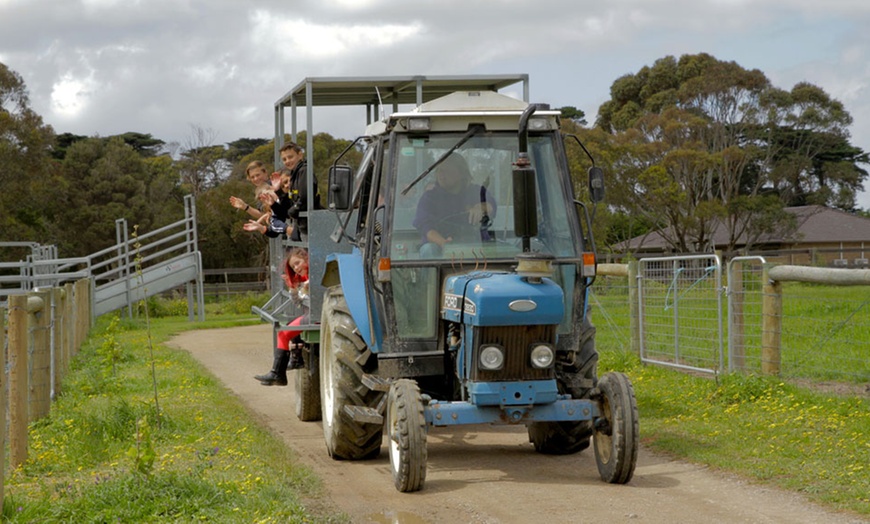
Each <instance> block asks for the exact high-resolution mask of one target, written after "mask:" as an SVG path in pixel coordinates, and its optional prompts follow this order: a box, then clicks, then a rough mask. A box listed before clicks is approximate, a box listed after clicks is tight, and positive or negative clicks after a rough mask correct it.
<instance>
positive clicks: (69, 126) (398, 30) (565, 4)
mask: <svg viewBox="0 0 870 524" xmlns="http://www.w3.org/2000/svg"><path fill="white" fill-rule="evenodd" d="M868 28H870V1H867V0H606V1H603V0H596V1H589V0H433V1H429V0H289V1H288V0H239V1H235V0H233V1H231V0H208V1H204V0H0V62H3V63H4V64H6V65H7V66H9V67H10V68H11V69H13V70H14V71H17V72H18V73H19V74H20V75H21V76H22V77H23V78H24V81H25V83H26V84H27V87H28V89H29V92H30V102H31V106H32V107H33V109H34V110H35V111H36V112H38V113H39V114H40V115H42V117H43V119H44V120H45V122H46V123H48V124H50V125H51V126H53V127H54V129H55V131H56V132H58V133H64V132H70V133H75V134H80V135H87V136H93V135H100V136H107V135H113V134H117V133H123V132H126V131H137V132H141V133H150V134H152V135H153V136H155V137H157V138H159V139H161V140H164V141H166V142H172V141H177V142H181V143H184V142H185V140H189V139H190V137H191V136H192V128H193V127H192V126H196V127H199V128H201V129H205V130H209V131H211V133H212V135H213V136H214V139H215V140H214V141H215V143H226V142H230V141H232V140H235V139H237V138H241V137H260V138H270V137H271V136H272V135H273V133H274V131H273V130H274V124H273V118H274V117H273V107H274V103H275V101H276V100H277V99H278V98H280V97H281V96H282V95H283V94H285V93H286V92H287V91H289V90H290V89H291V88H292V87H294V86H295V85H297V84H298V83H299V82H300V81H301V80H302V79H304V78H305V77H313V76H343V75H354V76H382V75H402V76H405V75H418V74H420V75H465V74H515V73H528V74H529V75H530V77H531V80H530V91H531V96H530V98H531V101H533V102H547V103H550V104H551V105H552V106H553V107H561V106H565V105H571V106H576V107H578V108H580V109H582V110H583V111H585V112H586V114H587V118H588V120H589V121H590V122H591V121H594V117H595V114H596V112H597V108H598V106H599V105H600V104H601V103H602V102H604V101H606V100H607V99H608V98H609V88H610V85H611V84H612V83H613V81H614V80H615V79H616V78H618V77H620V76H622V75H624V74H627V73H635V72H637V70H638V69H640V68H641V67H643V66H646V65H652V64H653V63H654V62H655V60H657V59H659V58H662V57H664V56H667V55H673V56H675V57H679V56H680V55H683V54H696V53H700V52H706V53H709V54H711V55H713V56H715V57H716V58H718V59H720V60H729V61H730V60H733V61H735V62H737V63H738V64H739V65H741V66H742V67H744V68H747V69H753V68H758V69H760V70H761V71H763V72H764V73H765V74H766V75H767V76H768V78H770V80H771V81H772V82H773V84H774V85H776V86H777V87H780V88H783V89H791V88H792V87H793V86H794V84H795V83H797V82H800V81H808V82H811V83H813V84H816V85H818V86H820V87H822V88H823V89H824V90H825V91H826V92H827V93H828V94H830V95H831V96H833V97H834V98H837V99H839V100H840V101H842V102H843V103H844V104H845V106H846V109H847V110H848V111H849V112H850V113H851V115H852V117H853V118H854V124H853V126H852V128H851V132H852V143H853V144H855V145H856V146H858V147H861V148H862V149H864V150H870V30H868ZM517 95H519V93H517ZM288 118H289V116H288ZM318 123H319V121H316V122H315V126H316V127H315V131H316V132H320V131H325V132H328V133H331V134H333V135H335V136H338V137H341V138H353V137H354V136H355V135H356V134H357V133H358V132H360V131H361V130H362V125H363V124H364V116H363V114H361V113H360V112H359V110H357V112H355V113H352V114H350V115H349V117H347V118H338V117H336V116H335V115H330V116H329V117H327V118H325V119H324V120H323V123H324V124H325V125H324V126H322V127H321V126H318V125H317V124H318ZM868 186H870V184H868ZM868 189H870V187H868ZM859 205H860V206H861V207H864V208H868V209H870V192H865V193H863V194H862V195H861V197H860V200H859Z"/></svg>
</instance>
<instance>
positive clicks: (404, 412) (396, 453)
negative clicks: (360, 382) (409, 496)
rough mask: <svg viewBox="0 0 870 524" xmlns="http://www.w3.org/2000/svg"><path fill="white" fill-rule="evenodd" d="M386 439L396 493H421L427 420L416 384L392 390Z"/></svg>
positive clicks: (397, 384) (399, 384)
mask: <svg viewBox="0 0 870 524" xmlns="http://www.w3.org/2000/svg"><path fill="white" fill-rule="evenodd" d="M387 436H388V438H389V446H390V469H392V471H393V482H394V483H395V485H396V489H397V490H399V491H401V492H403V493H407V492H411V491H418V490H420V489H422V488H423V483H424V482H425V481H426V461H427V457H428V452H427V450H426V420H425V418H424V416H423V398H422V396H421V395H420V388H419V387H418V386H417V383H416V382H414V381H413V380H409V379H401V380H397V381H395V382H394V383H393V384H392V385H391V386H390V396H389V400H388V401H387Z"/></svg>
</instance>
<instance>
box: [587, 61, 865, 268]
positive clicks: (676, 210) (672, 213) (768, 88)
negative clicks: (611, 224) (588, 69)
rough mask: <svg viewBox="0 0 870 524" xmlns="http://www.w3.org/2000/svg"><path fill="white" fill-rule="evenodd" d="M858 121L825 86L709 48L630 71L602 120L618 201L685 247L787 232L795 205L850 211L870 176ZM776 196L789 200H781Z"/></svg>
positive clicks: (614, 87)
mask: <svg viewBox="0 0 870 524" xmlns="http://www.w3.org/2000/svg"><path fill="white" fill-rule="evenodd" d="M851 122H852V120H851V117H850V116H849V114H848V112H846V111H845V109H844V108H843V106H842V104H841V103H840V102H838V101H837V100H834V99H832V98H831V97H829V96H828V95H827V94H825V93H824V91H823V90H822V89H821V88H818V87H816V86H812V85H810V84H807V83H800V84H797V85H796V86H795V87H794V88H793V89H792V90H791V91H785V90H782V89H778V88H776V87H774V86H772V85H771V83H770V81H769V80H768V79H767V77H766V76H765V75H764V74H763V73H762V72H761V71H759V70H757V69H753V70H747V69H745V68H743V67H741V66H739V65H738V64H736V63H734V62H726V61H720V60H717V59H716V58H714V57H712V56H710V55H707V54H698V55H684V56H682V57H681V58H680V59H679V60H677V59H675V58H674V57H671V56H668V57H665V58H662V59H660V60H657V61H656V62H655V64H654V65H653V66H652V67H643V68H641V70H640V71H638V72H637V73H636V74H629V75H625V76H623V77H620V78H618V79H617V80H616V81H614V83H613V84H612V86H611V99H610V100H609V101H607V102H605V103H604V104H602V106H601V107H600V108H599V112H598V118H597V120H596V126H597V127H599V128H600V129H602V130H604V131H607V132H609V133H612V135H613V137H614V143H615V144H616V146H615V147H616V148H617V149H618V151H619V154H618V155H617V157H616V158H615V159H614V165H613V166H612V171H613V172H614V173H617V181H618V183H620V184H621V185H622V186H623V187H624V188H625V189H624V190H623V191H616V192H615V194H616V197H617V199H616V200H614V201H613V202H614V204H615V205H616V206H617V207H618V208H621V209H622V210H623V211H625V212H627V213H636V214H640V215H643V216H644V217H646V218H647V219H649V220H651V221H654V222H656V223H657V224H658V225H659V226H660V227H661V228H662V229H661V232H662V234H663V235H664V237H665V239H666V240H667V241H668V242H669V243H670V244H671V246H672V247H673V249H675V250H679V251H689V252H691V251H699V250H709V249H710V248H711V247H712V242H711V233H712V231H713V229H714V228H715V227H716V226H717V225H718V224H723V225H724V226H725V229H726V231H727V233H728V240H727V243H728V247H729V248H734V246H736V245H737V244H744V245H746V244H751V243H752V241H753V240H754V239H757V238H759V237H760V235H761V234H764V233H770V232H773V231H785V230H787V229H788V227H789V222H790V221H789V218H788V215H787V214H786V213H784V212H782V208H784V207H785V206H787V205H801V204H804V203H820V204H825V205H834V206H838V207H842V208H844V209H849V208H852V207H854V205H855V194H856V192H857V190H858V189H860V187H861V183H862V182H863V180H864V179H865V178H866V176H867V173H866V171H864V170H863V169H862V168H861V167H860V164H861V163H866V162H867V157H866V154H864V153H863V151H861V150H860V149H858V148H855V147H853V146H851V144H849V143H848V136H849V135H848V126H849V125H850V124H851ZM771 195H775V196H778V197H779V198H773V199H772V198H770V196H771Z"/></svg>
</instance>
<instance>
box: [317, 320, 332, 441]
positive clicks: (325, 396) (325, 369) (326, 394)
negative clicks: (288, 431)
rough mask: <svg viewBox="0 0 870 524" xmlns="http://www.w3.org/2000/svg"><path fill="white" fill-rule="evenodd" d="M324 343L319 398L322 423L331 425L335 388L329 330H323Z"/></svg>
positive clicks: (321, 347)
mask: <svg viewBox="0 0 870 524" xmlns="http://www.w3.org/2000/svg"><path fill="white" fill-rule="evenodd" d="M324 335H325V336H324V339H325V340H324V341H323V342H324V343H323V344H321V345H320V351H321V353H320V362H321V366H320V380H322V381H323V382H322V384H323V385H324V387H323V388H321V395H320V397H321V399H322V402H323V410H322V412H323V423H324V424H326V425H327V426H332V420H333V416H334V413H333V409H334V406H335V393H334V391H335V389H334V386H335V384H334V382H333V380H334V379H333V373H332V363H331V362H332V361H331V360H330V356H331V355H330V353H331V351H330V350H331V346H330V344H331V343H332V340H331V338H332V337H331V336H330V335H329V330H328V329H327V330H325V333H324Z"/></svg>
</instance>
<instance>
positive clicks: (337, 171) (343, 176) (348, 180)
mask: <svg viewBox="0 0 870 524" xmlns="http://www.w3.org/2000/svg"><path fill="white" fill-rule="evenodd" d="M327 182H328V185H329V189H328V191H327V195H326V200H327V204H328V206H329V209H331V210H333V211H347V210H349V209H350V207H351V197H352V193H353V170H352V169H351V168H350V166H346V165H341V166H336V165H333V166H332V167H330V168H329V177H328V179H327Z"/></svg>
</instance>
